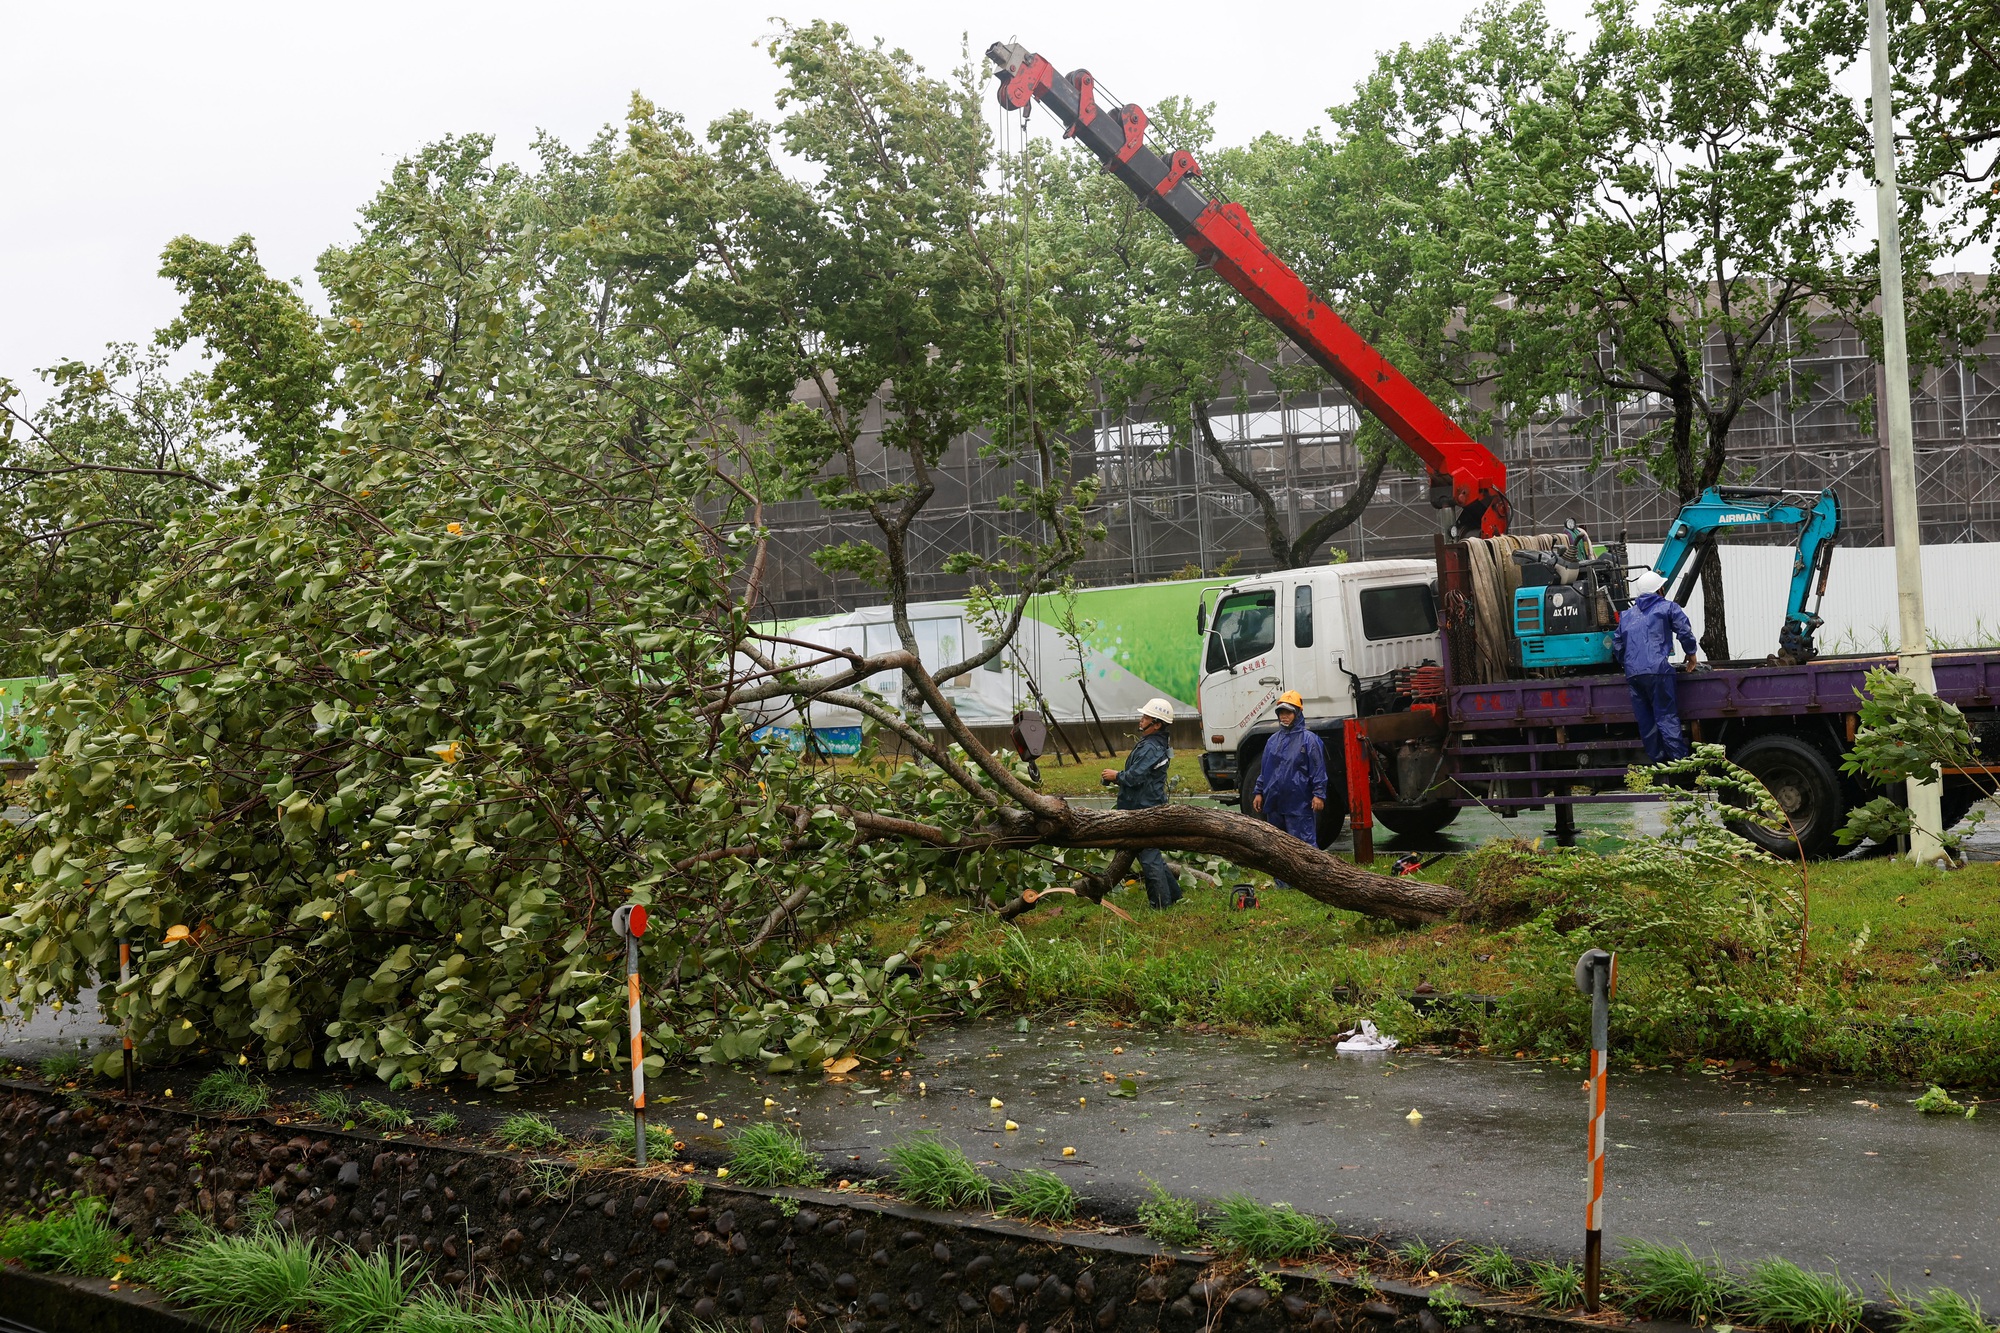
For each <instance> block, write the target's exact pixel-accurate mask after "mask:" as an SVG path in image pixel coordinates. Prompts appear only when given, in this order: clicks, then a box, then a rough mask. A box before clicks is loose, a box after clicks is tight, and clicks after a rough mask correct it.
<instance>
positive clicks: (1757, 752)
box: [1729, 736, 1847, 859]
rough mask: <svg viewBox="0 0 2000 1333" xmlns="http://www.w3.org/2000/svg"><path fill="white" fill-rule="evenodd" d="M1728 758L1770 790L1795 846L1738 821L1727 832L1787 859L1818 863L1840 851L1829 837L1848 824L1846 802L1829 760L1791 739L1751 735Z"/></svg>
mask: <svg viewBox="0 0 2000 1333" xmlns="http://www.w3.org/2000/svg"><path fill="white" fill-rule="evenodd" d="M1729 757H1730V759H1732V760H1733V761H1735V763H1737V764H1738V765H1739V766H1741V767H1742V768H1744V769H1746V770H1747V771H1748V772H1749V773H1750V774H1751V775H1752V776H1754V777H1755V778H1756V779H1757V780H1758V781H1759V782H1762V783H1763V784H1764V785H1765V786H1766V787H1768V788H1769V789H1770V791H1771V795H1772V797H1773V798H1774V799H1775V800H1776V801H1777V803H1778V808H1779V809H1780V810H1782V811H1784V812H1785V814H1786V815H1787V816H1788V817H1789V818H1790V819H1791V821H1792V827H1793V830H1794V831H1795V834H1796V837H1797V841H1794V840H1793V838H1792V837H1788V836H1786V835H1785V834H1783V833H1777V832H1773V831H1772V830H1770V829H1767V828H1762V827H1760V826H1758V825H1755V824H1751V823H1748V822H1743V821H1739V822H1734V823H1731V824H1730V825H1729V829H1730V831H1731V832H1732V833H1735V834H1737V835H1738V836H1739V837H1742V838H1746V839H1748V840H1749V841H1751V842H1753V843H1755V844H1756V845H1757V846H1759V847H1761V848H1763V849H1764V850H1765V851H1767V852H1769V853H1770V854H1771V855H1773V856H1781V857H1786V858H1790V857H1794V856H1797V855H1799V853H1800V852H1801V851H1803V852H1804V853H1805V855H1807V856H1808V857H1812V858H1814V859H1818V858H1820V857H1823V856H1827V855H1830V854H1831V853H1833V852H1834V851H1836V850H1837V849H1838V848H1839V843H1838V842H1837V841H1836V840H1835V838H1834V834H1836V833H1838V832H1839V831H1840V827H1841V825H1842V824H1844V823H1845V822H1846V820H1847V802H1846V800H1845V799H1843V797H1842V794H1841V786H1840V774H1839V773H1838V772H1837V771H1836V770H1835V769H1834V766H1833V761H1832V760H1830V759H1828V758H1827V757H1826V756H1825V755H1824V754H1822V753H1820V751H1819V750H1818V749H1817V748H1816V747H1815V746H1812V745H1809V744H1807V743H1806V742H1805V741H1802V740H1799V739H1798V738H1797V737H1794V736H1756V737H1753V738H1752V739H1750V740H1749V741H1747V742H1745V743H1744V744H1743V746H1742V747H1741V748H1739V749H1738V750H1736V751H1735V752H1734V753H1732V754H1731V755H1730V756H1729Z"/></svg>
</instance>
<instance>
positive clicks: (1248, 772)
mask: <svg viewBox="0 0 2000 1333" xmlns="http://www.w3.org/2000/svg"><path fill="white" fill-rule="evenodd" d="M1263 775H1264V750H1263V747H1262V746H1259V747H1258V749H1257V753H1255V754H1253V755H1250V756H1248V757H1247V758H1245V759H1243V760H1242V761H1241V762H1239V763H1238V764H1237V765H1236V808H1237V809H1239V810H1241V811H1242V812H1243V813H1244V814H1246V815H1248V816H1250V817H1251V818H1252V819H1256V818H1258V814H1257V812H1256V811H1255V810H1252V809H1251V808H1250V797H1251V795H1252V793H1254V792H1255V791H1256V790H1257V779H1258V778H1260V777H1262V776H1263Z"/></svg>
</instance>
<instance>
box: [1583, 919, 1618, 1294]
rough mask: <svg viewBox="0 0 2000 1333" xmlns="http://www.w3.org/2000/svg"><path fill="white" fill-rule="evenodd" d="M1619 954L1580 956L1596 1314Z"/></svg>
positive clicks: (1587, 1245) (1587, 1276)
mask: <svg viewBox="0 0 2000 1333" xmlns="http://www.w3.org/2000/svg"><path fill="white" fill-rule="evenodd" d="M1617 984H1618V957H1617V955H1616V954H1609V953H1606V952H1605V951H1604V950H1602V949H1590V950H1587V951H1586V952H1585V953H1584V955H1583V957H1581V958H1579V959H1577V960H1576V988H1577V989H1578V990H1580V991H1582V992H1583V993H1584V994H1585V995H1588V996H1589V997H1590V1082H1588V1083H1587V1084H1585V1085H1584V1091H1585V1093H1586V1094H1587V1095H1588V1096H1589V1098H1590V1201H1589V1203H1587V1204H1586V1205H1585V1206H1584V1210H1583V1308H1584V1310H1585V1311H1587V1312H1588V1313H1590V1314H1596V1313H1597V1308H1598V1291H1599V1288H1600V1287H1601V1285H1602V1282H1603V1277H1604V1105H1605V1100H1606V1095H1607V1094H1608V1092H1609V1091H1610V1082H1611V1075H1610V1068H1609V1061H1610V1058H1611V1049H1610V1048H1611V992H1612V989H1613V988H1614V987H1615V986H1616V985H1617Z"/></svg>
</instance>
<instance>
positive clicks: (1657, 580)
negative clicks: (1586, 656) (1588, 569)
mask: <svg viewBox="0 0 2000 1333" xmlns="http://www.w3.org/2000/svg"><path fill="white" fill-rule="evenodd" d="M1666 586H1667V581H1666V580H1665V579H1664V578H1662V577H1661V576H1660V575H1659V574H1657V573H1655V572H1654V571H1652V570H1650V569H1649V570H1646V571H1644V572H1643V573H1641V574H1640V575H1639V576H1638V577H1637V578H1635V579H1633V580H1632V594H1633V595H1632V605H1630V606H1628V607H1626V608H1625V610H1624V611H1623V612H1622V613H1621V614H1620V615H1619V617H1618V632H1617V633H1615V634H1613V635H1612V636H1611V652H1612V657H1613V658H1614V660H1616V661H1617V663H1618V669H1619V670H1621V671H1623V672H1624V673H1625V683H1626V684H1627V685H1629V686H1631V689H1632V717H1633V719H1634V720H1635V721H1637V722H1638V724H1639V742H1640V744H1642V745H1644V746H1645V747H1646V758H1648V759H1649V760H1651V761H1652V762H1653V763H1656V764H1660V763H1665V762H1666V761H1667V760H1669V759H1684V758H1686V757H1687V754H1688V743H1687V739H1686V738H1685V737H1684V736H1682V734H1681V710H1680V700H1679V698H1678V696H1677V694H1676V691H1675V689H1674V665H1673V655H1674V640H1675V639H1679V640H1680V641H1681V649H1682V651H1684V652H1685V653H1686V655H1687V656H1686V660H1685V661H1683V662H1682V663H1681V669H1682V670H1683V671H1692V670H1694V668H1695V665H1696V658H1695V647H1696V645H1695V640H1694V626H1693V625H1690V624H1689V623H1688V617H1687V612H1685V611H1683V610H1681V608H1680V607H1679V606H1677V605H1676V604H1675V603H1674V602H1672V601H1670V600H1669V599H1668V598H1667V597H1666V596H1664V595H1663V592H1662V590H1663V589H1664V588H1665V587H1666Z"/></svg>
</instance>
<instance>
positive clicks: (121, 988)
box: [118, 940, 132, 1097]
mask: <svg viewBox="0 0 2000 1333" xmlns="http://www.w3.org/2000/svg"><path fill="white" fill-rule="evenodd" d="M131 988H132V941H130V940H120V941H118V998H119V999H120V1000H122V1001H123V1002H124V1003H123V1005H122V1006H121V1008H122V1009H123V1011H124V1012H122V1013H121V1014H119V1016H118V1027H119V1031H120V1032H121V1034H122V1035H123V1036H124V1038H125V1095H126V1096H127V1097H130V1096H131V1095H132V997H131V994H130V991H131Z"/></svg>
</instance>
